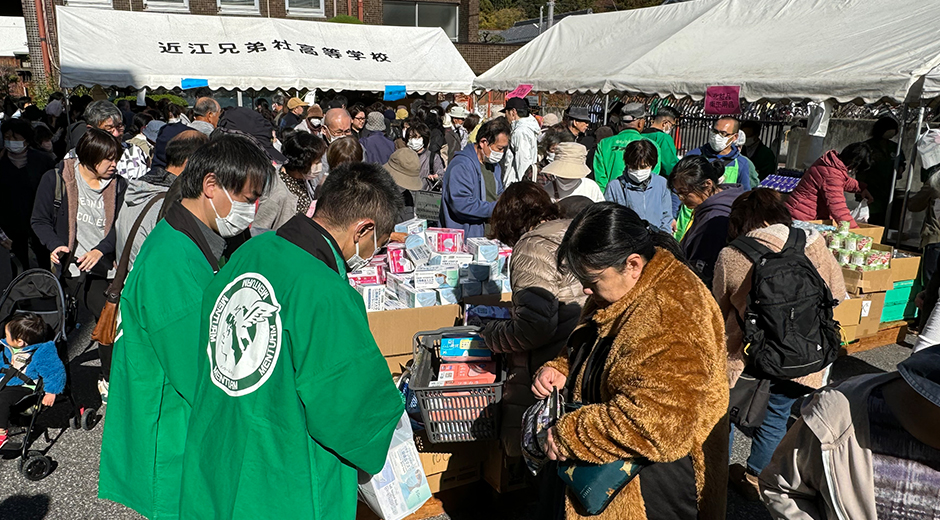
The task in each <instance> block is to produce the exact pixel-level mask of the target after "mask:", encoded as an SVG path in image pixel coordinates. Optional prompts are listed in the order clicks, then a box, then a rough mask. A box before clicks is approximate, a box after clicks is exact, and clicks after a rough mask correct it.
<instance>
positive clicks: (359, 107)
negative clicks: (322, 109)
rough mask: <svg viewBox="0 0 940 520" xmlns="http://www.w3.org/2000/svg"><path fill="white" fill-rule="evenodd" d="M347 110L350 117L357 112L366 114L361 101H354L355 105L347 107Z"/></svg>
mask: <svg viewBox="0 0 940 520" xmlns="http://www.w3.org/2000/svg"><path fill="white" fill-rule="evenodd" d="M348 112H349V117H350V119H353V118H355V117H356V114H358V113H359V112H362V113H363V115H366V107H365V106H364V105H363V104H362V103H356V104H355V105H353V106H351V107H349V110H348Z"/></svg>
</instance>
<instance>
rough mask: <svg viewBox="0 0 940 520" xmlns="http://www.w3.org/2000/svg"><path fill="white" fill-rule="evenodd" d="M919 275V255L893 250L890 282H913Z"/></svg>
mask: <svg viewBox="0 0 940 520" xmlns="http://www.w3.org/2000/svg"><path fill="white" fill-rule="evenodd" d="M919 273H920V255H917V254H914V253H908V252H907V251H898V250H897V249H895V250H894V254H893V256H892V258H891V281H892V282H904V281H908V280H914V279H916V278H917V275H918V274H919Z"/></svg>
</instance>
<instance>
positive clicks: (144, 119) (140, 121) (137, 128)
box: [129, 112, 153, 134]
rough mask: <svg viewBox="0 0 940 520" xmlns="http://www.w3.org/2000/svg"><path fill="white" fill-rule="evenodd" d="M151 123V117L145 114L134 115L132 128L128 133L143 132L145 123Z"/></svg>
mask: <svg viewBox="0 0 940 520" xmlns="http://www.w3.org/2000/svg"><path fill="white" fill-rule="evenodd" d="M151 121H153V116H151V115H150V114H148V113H146V112H141V113H139V114H134V128H133V130H134V131H132V132H129V133H135V134H136V133H139V132H143V131H144V127H145V126H147V123H149V122H151Z"/></svg>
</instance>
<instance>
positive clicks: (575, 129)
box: [562, 106, 597, 149]
mask: <svg viewBox="0 0 940 520" xmlns="http://www.w3.org/2000/svg"><path fill="white" fill-rule="evenodd" d="M562 125H563V126H564V128H565V129H566V130H568V131H569V132H571V135H573V136H574V139H575V142H578V143H581V144H583V145H584V147H585V148H588V149H590V148H593V147H594V146H595V145H596V144H597V142H596V141H595V140H593V139H591V138H590V137H588V135H587V131H588V128H589V127H590V126H591V112H590V111H589V110H588V109H586V108H584V107H573V106H572V107H568V110H566V111H565V120H564V122H563V123H562Z"/></svg>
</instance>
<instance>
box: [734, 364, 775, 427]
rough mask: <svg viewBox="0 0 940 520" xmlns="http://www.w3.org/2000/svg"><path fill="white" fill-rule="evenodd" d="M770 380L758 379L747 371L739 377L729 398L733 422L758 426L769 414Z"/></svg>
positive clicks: (740, 424) (743, 425) (738, 424)
mask: <svg viewBox="0 0 940 520" xmlns="http://www.w3.org/2000/svg"><path fill="white" fill-rule="evenodd" d="M769 404H770V380H769V379H758V378H756V377H754V376H752V375H750V374H748V373H747V372H746V371H745V372H744V373H742V374H741V376H740V377H738V381H737V382H736V383H735V384H734V387H733V388H731V393H730V396H729V399H728V415H729V416H730V417H731V422H732V423H733V424H735V425H737V426H740V427H743V428H757V427H758V426H760V425H761V424H763V422H764V418H765V417H766V416H767V407H768V406H769Z"/></svg>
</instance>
